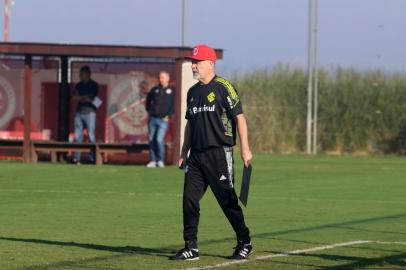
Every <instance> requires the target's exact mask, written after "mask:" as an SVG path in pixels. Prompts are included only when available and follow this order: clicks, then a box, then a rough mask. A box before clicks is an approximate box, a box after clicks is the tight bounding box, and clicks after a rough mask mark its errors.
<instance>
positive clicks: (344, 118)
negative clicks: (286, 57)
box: [232, 65, 406, 153]
mask: <svg viewBox="0 0 406 270" xmlns="http://www.w3.org/2000/svg"><path fill="white" fill-rule="evenodd" d="M232 82H233V83H234V85H235V86H236V88H237V89H238V91H239V94H240V96H241V99H242V101H243V104H244V111H245V114H246V115H247V118H248V125H249V130H250V144H251V146H252V148H253V149H254V150H255V151H265V152H270V151H276V152H303V151H304V149H305V147H306V115H307V73H306V70H304V69H302V68H290V67H289V66H283V65H277V67H276V68H274V69H273V70H266V69H264V70H256V71H254V72H252V73H247V74H234V75H233V76H232ZM318 98H319V103H318V104H319V105H318V106H319V110H318V145H317V147H318V150H319V151H335V152H338V153H351V152H356V151H363V152H370V153H371V152H372V153H375V152H379V153H402V152H404V151H405V149H406V75H405V74H387V73H383V72H381V71H368V72H360V71H357V70H355V69H342V68H337V69H335V70H334V71H327V70H323V69H320V70H319V96H318Z"/></svg>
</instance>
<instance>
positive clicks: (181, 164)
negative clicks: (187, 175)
mask: <svg viewBox="0 0 406 270" xmlns="http://www.w3.org/2000/svg"><path fill="white" fill-rule="evenodd" d="M184 163H185V160H184V159H183V158H182V157H181V158H180V159H179V161H178V167H179V169H181V170H182V169H183V166H184V165H185V164H184Z"/></svg>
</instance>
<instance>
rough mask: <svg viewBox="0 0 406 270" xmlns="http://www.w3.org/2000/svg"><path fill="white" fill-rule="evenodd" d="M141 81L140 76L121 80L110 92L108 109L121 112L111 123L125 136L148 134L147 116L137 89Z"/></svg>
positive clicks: (142, 77) (140, 94)
mask: <svg viewBox="0 0 406 270" xmlns="http://www.w3.org/2000/svg"><path fill="white" fill-rule="evenodd" d="M143 80H144V76H142V75H138V76H133V77H131V78H128V79H124V80H121V82H120V83H119V84H117V85H116V86H115V87H114V88H113V89H112V91H111V94H110V102H109V103H110V106H109V107H112V106H114V107H116V110H115V112H120V111H122V112H123V113H122V114H120V115H118V116H117V117H115V118H114V119H113V122H114V124H116V126H117V127H118V128H119V129H120V131H122V132H124V133H125V134H130V135H143V134H145V133H147V132H148V125H147V123H148V114H147V111H146V110H145V105H144V102H142V101H141V98H142V93H141V92H140V88H139V85H140V83H141V82H142V81H143ZM126 108H128V109H126ZM115 112H113V113H115ZM110 114H111V113H110Z"/></svg>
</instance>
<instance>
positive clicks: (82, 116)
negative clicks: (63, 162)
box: [73, 112, 96, 162]
mask: <svg viewBox="0 0 406 270" xmlns="http://www.w3.org/2000/svg"><path fill="white" fill-rule="evenodd" d="M84 127H86V128H87V133H88V135H89V141H90V142H91V143H94V142H96V137H95V135H94V131H95V129H96V113H95V112H89V113H80V112H76V113H75V142H83V128H84ZM89 158H90V161H91V162H94V161H95V153H93V152H91V153H90V154H89ZM73 159H74V160H75V161H78V162H79V161H80V152H75V155H74V157H73Z"/></svg>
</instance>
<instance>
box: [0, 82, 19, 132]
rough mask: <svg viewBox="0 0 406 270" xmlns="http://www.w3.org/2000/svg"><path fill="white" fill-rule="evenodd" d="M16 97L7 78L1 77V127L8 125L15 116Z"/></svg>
mask: <svg viewBox="0 0 406 270" xmlns="http://www.w3.org/2000/svg"><path fill="white" fill-rule="evenodd" d="M16 103H17V101H16V95H15V92H14V89H13V87H12V86H11V84H10V83H9V82H8V81H7V80H6V78H4V77H2V76H0V127H2V126H4V125H5V124H7V123H8V122H9V121H10V119H11V117H13V115H14V111H15V108H16Z"/></svg>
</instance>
